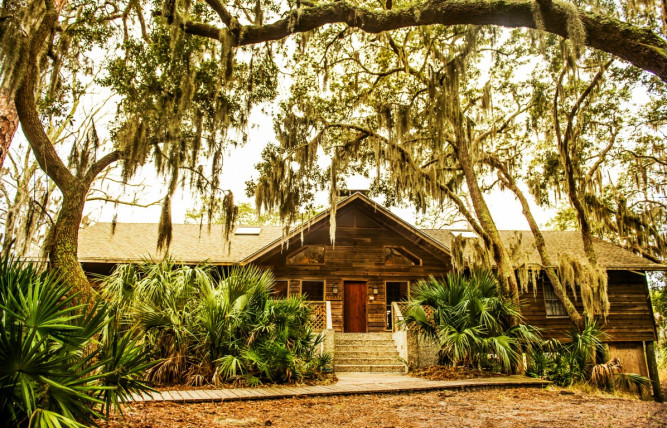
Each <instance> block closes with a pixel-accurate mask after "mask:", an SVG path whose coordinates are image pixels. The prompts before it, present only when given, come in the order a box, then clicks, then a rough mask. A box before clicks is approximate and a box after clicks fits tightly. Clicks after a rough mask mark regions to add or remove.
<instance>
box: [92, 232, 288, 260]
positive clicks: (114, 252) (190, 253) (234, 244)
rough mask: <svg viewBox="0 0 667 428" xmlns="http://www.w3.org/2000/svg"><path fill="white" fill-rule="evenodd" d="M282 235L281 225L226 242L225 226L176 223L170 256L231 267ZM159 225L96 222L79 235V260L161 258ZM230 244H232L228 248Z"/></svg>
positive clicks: (232, 238)
mask: <svg viewBox="0 0 667 428" xmlns="http://www.w3.org/2000/svg"><path fill="white" fill-rule="evenodd" d="M281 235H282V229H281V228H280V227H278V226H264V227H262V230H261V231H260V233H259V235H234V234H233V233H230V235H229V241H228V242H225V240H224V237H223V234H222V225H216V224H214V225H211V228H210V230H209V228H208V226H207V225H204V226H203V227H201V228H200V227H199V225H197V224H174V225H173V229H172V239H171V245H170V246H169V253H170V254H171V255H172V256H173V257H174V258H175V259H176V260H178V261H180V262H183V263H187V264H194V263H199V262H203V261H208V262H209V263H213V264H232V263H237V262H239V261H241V260H243V259H244V258H245V257H246V256H248V255H249V254H252V253H254V252H255V251H257V250H258V249H260V248H262V247H264V246H265V245H266V244H268V243H270V242H273V241H275V240H276V239H277V238H280V236H281ZM157 237H158V224H157V223H117V224H116V230H115V232H114V233H111V223H96V224H94V225H92V226H90V227H88V228H86V229H83V230H81V231H80V232H79V261H80V262H82V263H94V262H98V263H123V262H124V263H127V262H138V261H142V260H144V259H159V258H161V257H162V255H163V253H160V252H158V251H157V249H156V244H157ZM229 244H231V245H229Z"/></svg>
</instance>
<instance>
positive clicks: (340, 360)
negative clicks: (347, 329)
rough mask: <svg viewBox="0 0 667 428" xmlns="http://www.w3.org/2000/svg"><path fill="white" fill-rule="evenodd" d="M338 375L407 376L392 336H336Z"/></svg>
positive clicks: (335, 359) (335, 360) (335, 367)
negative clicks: (402, 374) (396, 374)
mask: <svg viewBox="0 0 667 428" xmlns="http://www.w3.org/2000/svg"><path fill="white" fill-rule="evenodd" d="M334 338H335V339H334V340H335V343H334V346H335V352H334V370H335V371H336V372H371V373H405V369H406V367H405V364H403V363H402V362H401V361H400V360H399V358H398V351H397V350H396V345H395V344H394V339H392V335H391V333H336V335H335V336H334Z"/></svg>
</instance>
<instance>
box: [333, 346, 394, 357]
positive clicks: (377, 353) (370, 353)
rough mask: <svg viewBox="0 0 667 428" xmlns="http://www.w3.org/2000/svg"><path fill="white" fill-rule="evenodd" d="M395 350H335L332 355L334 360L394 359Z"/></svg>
mask: <svg viewBox="0 0 667 428" xmlns="http://www.w3.org/2000/svg"><path fill="white" fill-rule="evenodd" d="M397 355H398V352H396V348H392V349H377V348H376V349H359V348H355V349H348V350H342V349H340V348H336V351H335V353H334V356H335V358H380V357H389V356H391V357H394V356H397Z"/></svg>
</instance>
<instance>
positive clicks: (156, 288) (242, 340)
mask: <svg viewBox="0 0 667 428" xmlns="http://www.w3.org/2000/svg"><path fill="white" fill-rule="evenodd" d="M273 283H274V279H273V275H272V274H271V273H270V272H269V271H264V270H261V269H258V268H256V267H253V266H245V267H234V268H231V269H229V270H228V271H226V272H225V273H224V274H221V275H217V274H215V271H213V270H212V269H211V268H208V267H202V266H198V267H194V268H192V267H188V266H183V265H179V264H177V263H175V262H173V261H172V260H165V261H163V262H161V263H158V264H152V263H145V264H142V265H140V266H137V267H126V266H121V267H119V268H118V269H117V270H116V271H115V272H114V274H113V275H112V276H111V277H109V278H107V280H106V282H105V284H104V285H103V289H104V295H105V296H106V297H107V298H108V299H110V300H111V301H112V302H113V305H114V306H115V307H117V308H119V310H121V309H122V310H123V311H124V312H125V313H126V314H127V316H126V317H125V319H126V324H127V325H131V324H133V323H135V324H136V325H137V326H138V328H139V329H141V331H143V337H144V339H145V346H146V348H147V350H148V351H149V352H150V353H152V354H153V355H154V357H155V358H160V359H161V362H160V363H159V364H157V365H156V366H155V367H154V368H153V369H151V370H150V372H149V376H150V377H151V379H153V380H156V381H158V382H161V383H175V382H176V383H178V382H185V383H189V384H194V385H201V384H204V383H210V382H212V383H219V382H221V381H230V380H234V381H242V382H245V383H248V384H257V383H260V382H262V381H265V380H268V381H273V382H283V381H287V380H290V379H292V378H294V377H297V378H298V377H301V376H304V375H308V374H310V373H312V372H313V371H315V370H316V369H317V368H318V367H319V365H320V361H321V360H319V359H317V358H314V353H313V350H314V348H315V346H316V345H317V343H318V341H317V340H318V339H317V338H316V336H315V335H313V334H312V330H311V328H310V326H309V317H310V313H311V309H310V308H309V307H308V306H307V305H306V304H305V302H304V301H303V300H302V299H300V298H289V299H284V300H275V299H273V298H271V289H272V287H273Z"/></svg>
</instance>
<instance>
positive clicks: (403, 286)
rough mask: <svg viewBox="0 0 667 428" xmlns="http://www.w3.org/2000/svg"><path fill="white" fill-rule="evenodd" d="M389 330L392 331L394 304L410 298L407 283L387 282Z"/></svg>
mask: <svg viewBox="0 0 667 428" xmlns="http://www.w3.org/2000/svg"><path fill="white" fill-rule="evenodd" d="M386 287H387V330H391V320H392V316H391V315H392V309H391V303H392V302H401V301H405V300H407V298H408V283H407V282H387V283H386Z"/></svg>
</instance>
